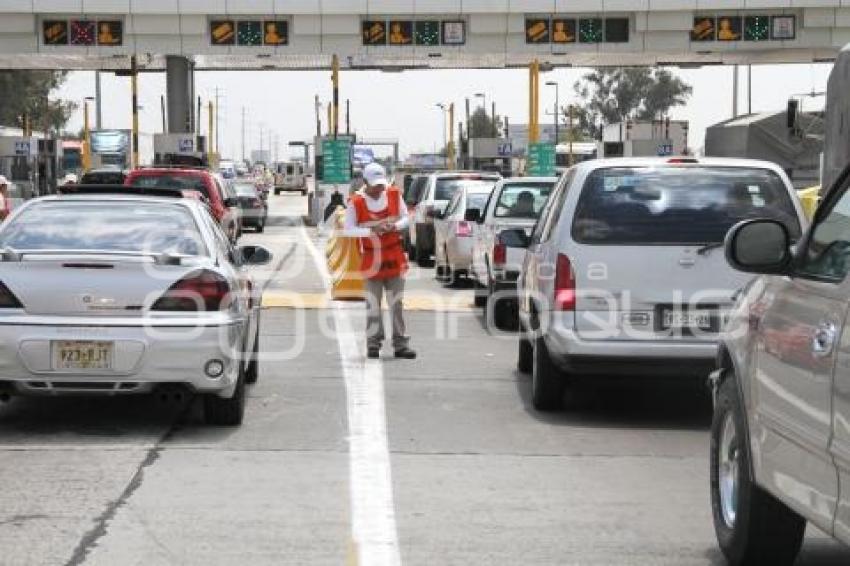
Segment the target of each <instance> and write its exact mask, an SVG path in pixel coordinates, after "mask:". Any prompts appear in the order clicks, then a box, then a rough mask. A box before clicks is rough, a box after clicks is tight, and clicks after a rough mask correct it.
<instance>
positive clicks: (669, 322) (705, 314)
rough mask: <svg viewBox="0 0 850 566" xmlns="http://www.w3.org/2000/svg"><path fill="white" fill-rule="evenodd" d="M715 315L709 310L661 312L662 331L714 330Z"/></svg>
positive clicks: (670, 310) (671, 310)
mask: <svg viewBox="0 0 850 566" xmlns="http://www.w3.org/2000/svg"><path fill="white" fill-rule="evenodd" d="M716 317H717V313H716V312H715V311H709V310H674V309H669V310H667V309H665V310H662V311H661V326H662V329H663V330H671V329H690V330H703V331H712V330H714V321H715V320H716Z"/></svg>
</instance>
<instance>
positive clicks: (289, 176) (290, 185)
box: [274, 161, 307, 195]
mask: <svg viewBox="0 0 850 566" xmlns="http://www.w3.org/2000/svg"><path fill="white" fill-rule="evenodd" d="M281 191H295V192H300V193H301V194H302V195H306V194H307V177H306V176H305V175H304V164H303V163H301V162H300V161H287V162H285V163H278V164H277V165H276V166H275V174H274V194H276V195H279V194H280V193H281Z"/></svg>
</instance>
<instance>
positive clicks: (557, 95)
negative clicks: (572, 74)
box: [546, 81, 561, 147]
mask: <svg viewBox="0 0 850 566" xmlns="http://www.w3.org/2000/svg"><path fill="white" fill-rule="evenodd" d="M546 86H553V87H555V147H557V146H558V142H559V141H561V137H560V136H559V135H558V134H559V125H558V108H559V107H560V104H561V101H560V88H559V86H558V83H556V82H555V81H547V82H546Z"/></svg>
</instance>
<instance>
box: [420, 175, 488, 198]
mask: <svg viewBox="0 0 850 566" xmlns="http://www.w3.org/2000/svg"><path fill="white" fill-rule="evenodd" d="M497 180H498V179H494V178H491V179H486V178H481V177H472V178H470V177H440V178H439V179H437V187H436V190H435V191H434V200H451V198H452V197H453V196H454V194H455V192H457V190H458V189H459V188H461V187H466V188H467V189H468V190H470V191H475V190H476V189H478V188H480V187H487V188H493V187H494V186H495V185H496V181H497Z"/></svg>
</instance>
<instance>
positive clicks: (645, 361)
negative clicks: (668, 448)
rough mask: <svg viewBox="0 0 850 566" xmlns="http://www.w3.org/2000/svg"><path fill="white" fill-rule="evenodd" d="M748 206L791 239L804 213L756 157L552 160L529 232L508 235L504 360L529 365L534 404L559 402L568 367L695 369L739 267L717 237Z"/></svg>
mask: <svg viewBox="0 0 850 566" xmlns="http://www.w3.org/2000/svg"><path fill="white" fill-rule="evenodd" d="M761 217H767V218H771V219H774V220H776V221H777V222H781V223H782V224H783V225H784V226H785V227H786V229H787V231H788V234H789V235H790V237H791V239H793V240H795V241H796V240H797V239H798V238H799V237H800V234H801V233H802V231H803V229H804V228H805V226H806V224H807V221H806V218H805V216H804V214H803V210H802V207H801V206H800V202H799V200H798V199H797V196H796V193H795V192H794V188H793V187H792V185H791V182H790V181H789V180H788V177H787V175H786V174H785V172H784V171H783V170H782V169H781V168H780V167H779V166H777V165H775V164H773V163H768V162H766V161H753V160H744V159H720V158H700V159H695V158H670V159H664V158H621V159H600V160H595V161H585V162H583V163H580V164H579V165H576V166H575V167H572V168H571V169H569V170H568V171H567V172H565V173H564V175H563V176H562V177H561V180H560V181H559V182H558V184H557V186H556V187H555V190H554V192H553V193H552V195H551V196H550V197H549V201H548V202H547V204H546V206H545V208H544V209H543V212H542V214H541V215H540V220H539V221H538V222H537V224H536V225H535V228H534V230H533V232H532V234H531V238H530V241H529V239H527V237H526V234H525V232H524V231H523V230H515V234H514V237H513V238H512V240H513V241H515V242H519V243H522V244H526V243H527V244H528V253H527V254H526V257H525V263H524V265H523V269H522V272H521V274H520V277H519V279H518V282H517V294H518V297H519V321H520V327H521V332H520V340H519V359H518V364H517V365H518V368H519V369H520V370H521V371H524V372H531V377H532V378H531V383H532V395H531V397H532V404H533V405H534V407H535V408H536V409H538V410H554V409H557V408H560V407H561V406H562V403H563V399H564V394H565V392H566V390H567V389H568V388H570V387H572V386H574V385H575V384H576V383H577V382H578V381H579V380H580V379H582V378H589V379H590V380H591V382H592V380H595V379H600V378H602V377H605V376H612V375H620V376H627V377H629V378H633V379H641V378H642V377H655V376H659V377H660V376H666V377H671V378H674V379H687V378H693V379H702V380H705V379H707V377H708V375H709V373H710V372H711V371H712V370H713V369H714V366H715V359H716V355H717V351H718V344H719V338H720V330H721V328H722V326H723V324H724V320H725V319H726V318H727V317H728V313H729V311H730V310H731V308H732V306H733V304H734V302H735V298H736V297H737V295H738V293H739V290H740V289H741V288H742V287H744V286H745V285H746V284H747V283H748V282H749V281H750V280H751V279H752V277H751V276H749V275H746V274H743V273H740V272H738V271H736V270H734V269H733V268H732V267H731V266H730V265H729V263H728V262H727V261H726V258H725V256H724V254H723V250H722V249H721V248H722V247H723V241H724V238H725V237H726V233H727V232H728V231H729V229H730V228H731V227H732V226H733V225H735V224H736V223H738V222H740V221H742V220H747V219H750V218H761ZM523 240H525V241H523Z"/></svg>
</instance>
